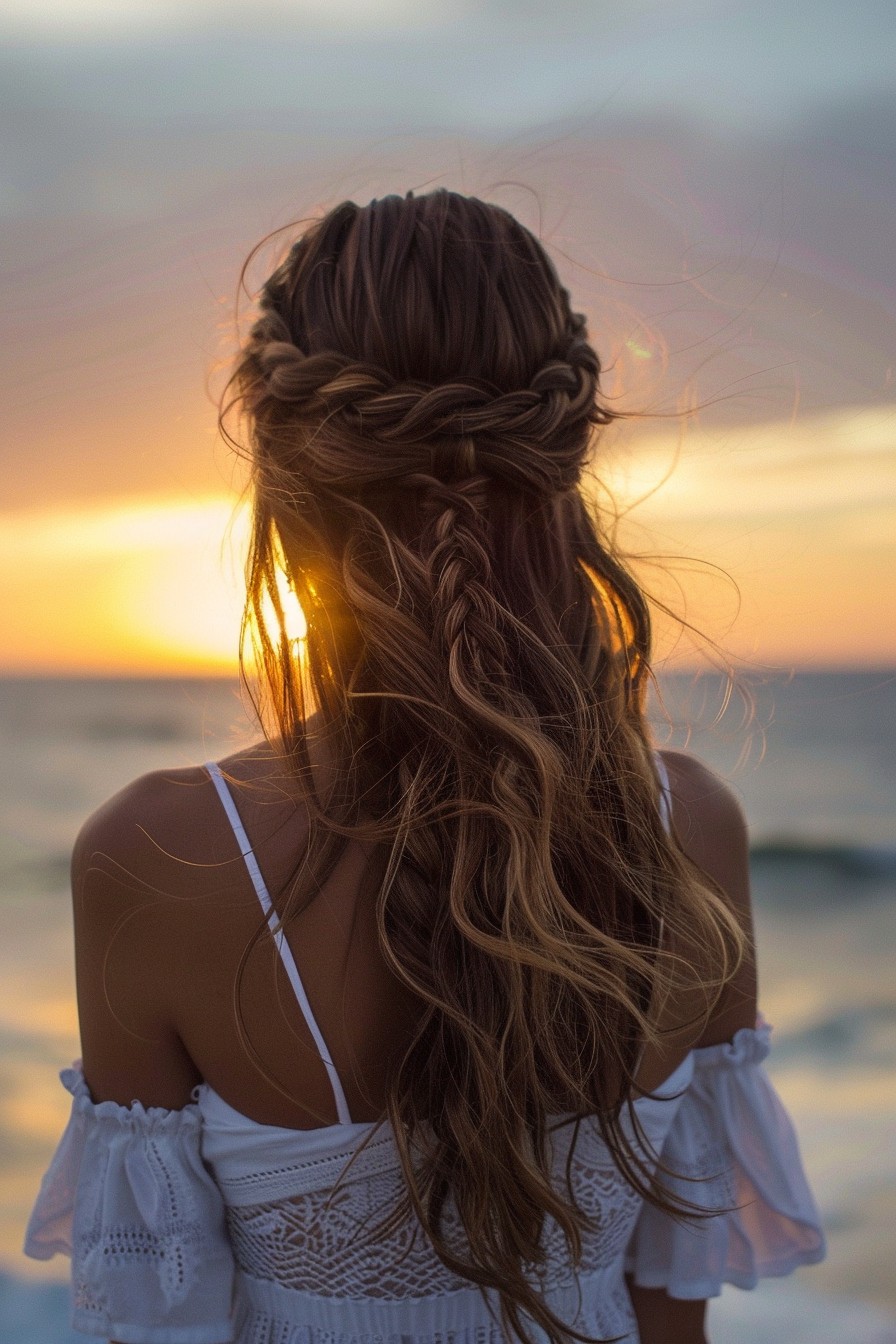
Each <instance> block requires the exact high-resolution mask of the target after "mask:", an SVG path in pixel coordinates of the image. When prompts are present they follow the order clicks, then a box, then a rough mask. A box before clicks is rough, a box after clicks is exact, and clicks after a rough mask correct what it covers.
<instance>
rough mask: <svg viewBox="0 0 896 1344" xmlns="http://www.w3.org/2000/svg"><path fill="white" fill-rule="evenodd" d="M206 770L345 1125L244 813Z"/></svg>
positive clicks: (213, 765) (220, 779) (216, 770)
mask: <svg viewBox="0 0 896 1344" xmlns="http://www.w3.org/2000/svg"><path fill="white" fill-rule="evenodd" d="M205 768H206V770H207V771H208V773H209V775H210V776H211V780H212V783H213V784H214V786H215V789H216V790H217V793H218V797H219V798H220V799H221V803H222V805H223V807H224V811H225V812H226V813H227V820H228V821H229V822H230V825H231V827H232V828H233V833H234V835H235V836H236V841H237V844H238V845H239V847H240V853H241V854H242V856H243V859H244V860H245V863H246V868H247V869H248V872H249V876H250V878H251V879H252V885H253V887H254V888H255V894H256V895H257V897H258V902H259V905H260V906H261V908H262V911H263V912H264V916H265V918H266V919H267V922H268V928H269V929H270V930H271V933H272V934H273V937H274V943H275V944H276V947H277V951H278V952H279V954H280V960H281V961H282V962H283V969H284V970H285V971H286V974H287V977H288V979H289V983H290V984H291V985H292V989H293V993H294V994H295V996H296V999H297V1001H298V1005H299V1008H300V1009H301V1010H302V1016H303V1017H304V1019H305V1021H306V1022H307V1023H308V1030H309V1031H310V1032H311V1035H312V1037H313V1038H314V1044H315V1045H316V1046H317V1053H318V1054H319V1055H320V1057H321V1060H322V1061H323V1064H324V1067H325V1068H326V1070H327V1074H328V1075H329V1078H330V1086H331V1087H332V1089H333V1098H334V1100H335V1102H336V1111H337V1113H338V1115H339V1123H340V1124H341V1125H350V1124H351V1123H352V1118H351V1114H350V1113H349V1109H348V1102H347V1101H346V1099H345V1093H344V1092H343V1090H342V1083H341V1082H340V1080H339V1074H338V1073H337V1072H336V1067H335V1065H334V1064H333V1061H332V1059H331V1058H330V1052H329V1051H328V1049H327V1047H326V1043H325V1041H324V1038H323V1036H322V1034H321V1030H320V1027H319V1026H318V1025H317V1022H316V1020H315V1017H314V1013H313V1012H312V1011H311V1004H310V1003H309V1002H308V995H307V994H306V993H305V986H304V985H303V984H302V977H301V976H300V975H299V968H298V966H297V965H296V963H295V958H294V957H293V955H292V951H291V950H290V946H289V943H288V942H287V941H286V938H285V937H284V934H283V928H282V926H281V924H280V921H279V919H278V917H277V911H276V910H275V909H274V906H273V902H272V901H271V897H270V893H269V891H268V889H267V886H266V885H265V880H264V878H263V877H262V875H261V869H260V868H259V866H258V860H257V859H256V857H255V854H254V853H253V850H252V846H251V845H250V844H249V837H248V835H247V834H246V828H245V827H244V826H243V823H242V821H241V819H240V814H239V812H238V811H237V809H236V803H235V802H234V801H233V795H232V793H231V792H230V789H229V788H228V787H227V782H226V780H225V779H224V776H223V775H222V774H221V769H220V766H219V765H218V764H217V762H216V761H207V762H206V765H205Z"/></svg>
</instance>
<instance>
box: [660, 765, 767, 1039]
mask: <svg viewBox="0 0 896 1344" xmlns="http://www.w3.org/2000/svg"><path fill="white" fill-rule="evenodd" d="M660 754H661V756H662V758H663V763H664V764H665V766H666V770H667V772H668V775H669V785H670V791H671V795H672V828H673V831H674V833H675V836H676V838H677V839H678V842H679V844H680V845H681V848H682V850H683V851H684V853H685V854H686V855H687V857H688V858H689V859H690V860H691V862H692V863H693V864H695V866H696V867H697V868H699V869H700V870H701V872H704V873H706V875H707V876H708V877H709V878H710V879H711V880H712V882H713V884H714V885H715V887H716V889H717V890H718V891H719V892H720V893H721V894H722V896H723V897H725V899H726V900H727V901H728V902H729V904H730V906H731V909H732V911H733V912H734V914H735V915H736V916H737V918H738V920H739V922H740V924H741V927H742V928H743V930H744V933H745V935H746V949H745V955H744V959H743V962H742V964H741V967H740V969H739V971H738V972H737V975H736V976H735V978H734V980H733V981H731V982H730V984H729V985H728V987H727V989H726V991H725V993H724V994H723V996H722V1000H721V1001H720V1003H719V1005H718V1008H717V1011H716V1013H714V1015H713V1020H712V1022H711V1023H710V1027H709V1029H708V1032H707V1035H706V1036H705V1037H704V1039H703V1040H702V1041H701V1042H700V1044H702V1045H713V1044H716V1043H717V1042H719V1041H724V1040H728V1039H730V1037H731V1035H732V1034H733V1033H734V1032H735V1031H737V1030H738V1029H739V1028H740V1027H744V1026H749V1027H751V1026H753V1025H754V1023H755V1018H756V966H755V941H754V932H753V908H752V900H751V896H750V848H749V835H748V832H747V823H746V818H745V816H744V812H743V808H742V807H741V804H740V801H739V799H738V797H737V794H736V793H735V791H734V789H732V787H731V786H730V785H729V784H727V783H726V782H725V781H724V780H723V779H721V778H720V777H719V776H718V775H717V774H715V773H714V771H712V770H710V769H709V767H708V766H706V765H704V764H703V762H702V761H699V760H698V759H697V758H696V757H694V756H690V755H688V754H687V753H685V752H680V751H663V752H661V753H660Z"/></svg>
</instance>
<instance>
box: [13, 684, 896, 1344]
mask: <svg viewBox="0 0 896 1344" xmlns="http://www.w3.org/2000/svg"><path fill="white" fill-rule="evenodd" d="M661 693H662V700H663V707H662V709H661V708H660V707H659V705H657V706H656V712H655V722H656V734H657V738H658V741H659V742H660V744H661V745H669V746H677V747H681V748H684V749H687V750H691V751H693V752H694V753H695V754H697V755H698V756H700V757H702V758H703V759H704V760H706V761H707V763H708V764H710V765H711V766H713V767H714V768H715V769H717V770H719V771H720V773H722V774H723V775H724V776H725V777H726V778H727V779H728V780H729V781H730V782H731V783H732V784H733V786H734V787H735V788H736V789H737V791H738V792H739V794H740V796H741V798H742V800H743V804H744V807H745V810H746V813H747V817H748V820H749V822H750V826H751V836H752V869H753V885H754V892H755V902H756V917H757V938H758V946H759V967H760V991H761V1002H762V1006H763V1010H764V1012H765V1014H766V1016H767V1017H768V1018H769V1020H770V1021H771V1022H772V1023H773V1024H774V1026H775V1033H774V1050H773V1054H772V1057H771V1060H770V1063H769V1067H770V1071H771V1073H772V1075H773V1077H774V1080H775V1083H776V1085H777V1087H778V1089H779V1091H780V1093H781V1095H782V1097H783V1098H784V1101H785V1103H786V1104H787V1106H788V1107H789V1109H790V1111H791V1114H792V1115H793V1117H794V1120H795V1123H796V1125H797V1130H798V1133H799V1136H800V1142H801V1148H802V1152H803V1157H804V1161H805V1165H806V1167H807V1170H808V1172H809V1176H810V1179H811V1181H812V1184H813V1187H814V1190H815V1192H816V1196H817V1198H818V1202H819V1205H820V1207H821V1210H822V1214H823V1218H824V1222H825V1226H826V1230H827V1234H828V1242H829V1257H828V1260H827V1262H826V1263H825V1264H823V1265H820V1266H815V1267H813V1268H811V1269H805V1270H801V1271H798V1272H797V1274H796V1275H794V1276H793V1277H792V1278H789V1279H785V1280H779V1281H775V1282H771V1283H766V1284H763V1285H761V1286H760V1288H759V1289H758V1290H757V1291H756V1292H754V1293H741V1292H738V1291H737V1290H736V1289H733V1288H732V1289H727V1290H726V1291H725V1293H723V1295H722V1297H721V1299H719V1300H718V1301H717V1302H714V1303H713V1304H712V1305H711V1307H710V1315H709V1323H710V1326H709V1328H710V1338H711V1339H712V1341H713V1344H747V1342H748V1341H749V1344H773V1342H774V1344H778V1341H787V1344H810V1342H811V1344H845V1342H846V1341H849V1342H850V1344H896V1274H894V1272H893V1252H892V1242H893V1237H894V1233H896V1067H894V1066H896V977H894V951H896V673H893V674H887V673H884V672H874V673H842V674H839V673H838V674H817V675H815V674H813V675H800V676H796V677H794V678H793V679H791V680H789V681H787V680H783V679H778V680H773V679H772V680H767V681H765V682H763V683H759V682H755V681H754V682H752V683H750V684H748V685H745V686H744V687H743V688H742V692H741V691H737V692H735V694H734V695H733V696H732V697H731V698H730V700H728V701H727V702H726V698H725V692H724V687H723V685H722V683H721V682H720V681H719V680H718V679H716V678H713V677H704V678H701V679H699V680H698V681H696V682H695V681H693V680H691V679H689V678H686V677H683V676H677V677H667V678H664V679H663V680H662V681H661ZM748 700H750V701H751V703H750V704H748ZM254 736H257V734H256V733H255V732H254V730H253V728H252V725H251V722H250V720H249V717H248V715H247V713H246V711H245V709H244V708H243V706H242V705H241V703H240V700H239V697H238V695H237V692H236V689H235V687H234V686H233V684H232V683H229V682H201V681H76V680H73V681H62V680H60V681H53V680H40V681H38V680H35V681H6V682H0V749H2V761H3V769H2V772H0V910H2V919H3V936H2V938H0V1341H2V1342H3V1344H5V1342H6V1341H9V1344H12V1342H13V1341H15V1342H16V1344H72V1341H75V1340H76V1339H80V1338H83V1337H81V1336H76V1335H74V1334H73V1333H72V1332H71V1331H70V1330H69V1329H68V1326H67V1291H66V1287H65V1284H64V1278H65V1274H66V1271H67V1262H65V1261H63V1260H61V1259H58V1258H57V1260H55V1261H53V1262H50V1263H49V1264H48V1265H34V1264H33V1263H32V1262H30V1261H27V1260H25V1259H24V1257H22V1255H21V1254H20V1249H19V1248H20V1245H21V1239H22V1232H23V1228H24V1224H25V1221H26V1218H27V1215H28V1211H29V1208H30V1205H31V1203H32V1201H33V1199H34V1195H35V1193H36V1189H37V1185H38V1183H39V1179H40V1176H41V1174H42V1172H43V1170H44V1168H45V1166H46V1163H47V1161H48V1159H49V1157H50V1154H51V1152H52V1150H53V1147H54V1145H55V1143H56V1141H57V1139H58V1137H59V1134H60V1132H61V1130H62V1127H63V1125H64V1123H65V1120H66V1116H67V1109H68V1108H67V1105H66V1102H67V1100H68V1098H67V1094H66V1093H64V1092H63V1089H62V1088H61V1086H60V1085H59V1083H58V1081H57V1074H58V1071H59V1069H60V1068H61V1067H64V1066H65V1065H67V1064H68V1063H69V1062H70V1060H71V1059H72V1058H74V1057H75V1056H76V1055H77V1053H78V1041H77V1025H76V1018H75V1009H74V981H73V972H72V964H71V924H70V915H69V901H68V858H69V852H70V849H71V844H72V841H73V839H74V836H75V834H76V832H77V830H78V828H79V826H80V824H81V823H82V821H83V820H84V818H85V817H86V816H87V815H88V814H89V813H90V812H91V811H92V810H93V809H94V808H95V807H96V806H97V805H98V804H99V803H100V802H102V801H103V800H104V799H105V798H107V797H108V796H109V795H110V794H112V793H114V792H115V791H116V790H117V789H119V788H120V787H122V786H123V785H124V784H126V783H127V782H128V781H129V780H130V779H132V778H134V776H136V775H138V774H141V773H143V772H144V771H146V770H151V769H156V768H160V767H166V766H177V765H186V764H195V763H196V762H199V761H203V760H208V759H210V758H212V757H215V756H219V755H223V754H225V753H226V752H227V751H229V750H232V749H233V748H234V747H235V746H238V745H240V744H241V743H243V742H246V741H249V740H251V739H252V738H253V737H254Z"/></svg>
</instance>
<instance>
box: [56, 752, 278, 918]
mask: <svg viewBox="0 0 896 1344" xmlns="http://www.w3.org/2000/svg"><path fill="white" fill-rule="evenodd" d="M267 755H268V756H269V753H268V754H267ZM266 759H267V757H266V751H265V746H264V744H262V745H260V746H255V747H251V748H246V749H245V750H243V751H241V752H237V753H234V754H233V755H232V756H229V757H228V758H227V759H226V760H225V761H222V762H221V767H222V770H223V772H224V774H225V776H226V777H227V778H228V779H229V780H230V781H231V785H232V786H233V787H236V788H239V789H240V790H241V791H243V790H244V791H245V792H246V795H247V797H248V799H249V800H250V802H249V805H250V806H251V805H252V804H253V803H255V804H257V803H258V802H259V800H261V799H262V798H263V799H265V800H267V801H270V800H271V798H273V797H274V796H276V797H277V798H278V799H279V800H280V801H281V802H282V801H283V792H282V790H280V791H279V792H277V793H276V795H275V794H274V792H273V785H272V783H271V779H272V775H271V771H270V769H266V768H264V766H265V763H266ZM224 822H225V818H224V814H223V812H222V810H221V804H220V800H219V799H218V796H217V792H216V790H215V787H214V784H213V782H212V779H211V776H210V775H209V772H208V770H207V769H206V768H205V766H199V765H196V766H184V767H175V768H171V769H164V770H155V771H151V772H150V773H148V774H145V775H141V776H140V777H139V778H137V779H135V780H133V781H132V782H131V783H130V784H128V785H126V786H125V787H124V788H123V789H121V790H119V792H118V793H116V794H114V795H113V796H112V797H111V798H109V799H108V800H107V801H106V802H105V803H103V804H102V806H101V807H99V808H97V810H96V811H95V812H94V813H93V814H92V815H91V816H90V817H88V818H87V820H86V821H85V823H84V825H83V826H82V827H81V830H80V832H79V833H78V837H77V839H76V841H75V845H74V850H73V854H72V882H73V888H74V894H75V897H76V899H77V895H78V892H79V890H80V889H81V887H82V884H83V882H84V879H86V878H88V877H89V875H90V874H91V873H95V872H97V871H98V870H99V869H102V870H103V871H106V872H111V871H113V870H115V869H118V870H119V872H120V873H121V874H122V875H123V876H124V875H125V874H127V876H128V879H129V881H128V882H127V884H125V885H123V887H122V891H123V893H124V892H125V891H126V890H127V891H130V892H131V893H132V894H137V893H138V892H140V891H143V892H153V891H154V892H155V893H156V894H158V895H161V894H162V889H163V888H162V886H160V885H159V883H158V881H157V879H158V878H160V877H161V876H162V875H163V874H169V875H174V874H176V873H177V872H182V871H183V869H184V866H185V865H186V866H187V867H189V868H191V869H192V870H193V871H192V872H191V878H192V880H193V881H194V882H195V879H196V878H197V877H199V876H201V873H200V871H197V870H203V869H206V868H209V867H214V866H218V865H220V861H221V845H220V838H221V835H222V834H226V832H227V827H226V825H225V824H224Z"/></svg>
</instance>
